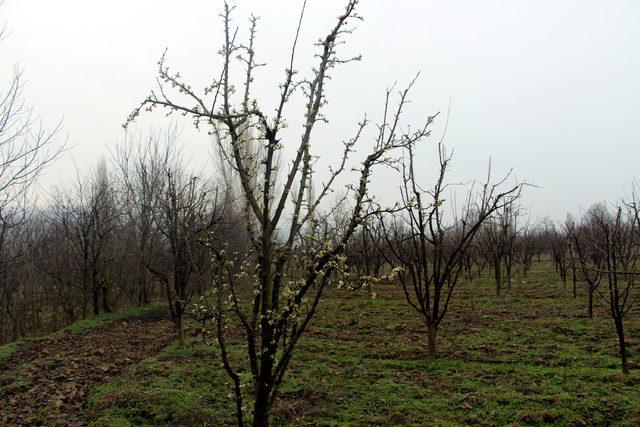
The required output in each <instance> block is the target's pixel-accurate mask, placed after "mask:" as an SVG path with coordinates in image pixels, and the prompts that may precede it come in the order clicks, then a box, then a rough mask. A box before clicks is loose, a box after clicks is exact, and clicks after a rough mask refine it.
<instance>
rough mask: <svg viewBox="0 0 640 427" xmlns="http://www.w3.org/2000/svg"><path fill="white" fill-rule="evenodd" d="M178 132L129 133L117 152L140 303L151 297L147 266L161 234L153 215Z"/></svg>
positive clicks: (154, 214) (165, 178) (156, 208)
mask: <svg viewBox="0 0 640 427" xmlns="http://www.w3.org/2000/svg"><path fill="white" fill-rule="evenodd" d="M176 138H177V132H176V128H175V127H171V128H170V129H168V130H167V132H166V133H165V134H162V133H158V132H150V133H149V135H148V136H147V137H146V138H144V139H143V138H142V137H140V136H137V135H132V136H130V135H127V136H126V138H125V139H124V140H123V142H122V143H121V144H119V145H118V146H117V147H116V148H115V150H114V152H113V158H114V161H115V164H116V166H117V170H118V177H119V180H120V186H121V192H122V196H123V199H124V210H125V212H126V215H127V218H128V222H129V224H130V225H131V229H132V240H133V242H132V251H133V253H134V254H135V263H136V270H137V272H136V282H137V296H138V303H139V304H146V303H148V302H149V298H150V295H149V293H150V289H149V288H150V283H149V282H150V278H149V269H148V267H147V266H148V265H149V264H150V263H151V260H152V258H153V256H154V254H155V253H156V251H157V247H158V245H159V244H160V240H161V235H160V233H158V232H157V229H156V228H155V227H154V218H156V217H158V212H159V210H160V209H161V202H162V200H163V199H162V198H163V192H164V191H165V190H166V186H167V171H168V170H169V168H170V165H172V164H173V162H174V160H175V158H176V156H177V154H178V150H177V148H176Z"/></svg>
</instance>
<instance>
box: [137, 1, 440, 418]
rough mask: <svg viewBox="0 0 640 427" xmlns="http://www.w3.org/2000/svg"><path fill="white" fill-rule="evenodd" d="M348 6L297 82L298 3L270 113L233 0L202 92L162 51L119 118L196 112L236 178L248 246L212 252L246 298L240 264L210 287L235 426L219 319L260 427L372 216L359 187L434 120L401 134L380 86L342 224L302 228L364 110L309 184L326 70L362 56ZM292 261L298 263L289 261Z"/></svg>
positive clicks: (349, 146)
mask: <svg viewBox="0 0 640 427" xmlns="http://www.w3.org/2000/svg"><path fill="white" fill-rule="evenodd" d="M357 3H358V2H357V0H350V1H348V3H347V5H346V8H345V11H344V13H342V14H341V15H340V16H339V17H338V18H337V21H336V23H335V25H334V26H333V28H331V29H330V31H329V32H328V34H327V35H326V36H325V37H324V38H322V39H321V40H320V41H319V42H318V43H317V46H318V48H319V53H318V54H317V55H316V57H317V61H318V62H317V65H316V67H315V68H314V69H313V74H312V75H311V76H310V77H309V78H301V79H299V78H298V76H297V72H296V71H295V70H294V62H295V55H296V45H297V39H298V35H299V33H300V27H301V23H302V18H303V16H304V10H305V7H304V6H303V8H302V13H301V15H300V21H299V23H298V28H297V30H296V33H295V38H294V43H293V47H292V49H291V59H290V63H289V66H288V68H287V69H286V71H285V78H284V82H283V83H282V84H281V85H280V89H281V92H280V94H281V95H280V98H279V101H278V103H277V105H276V107H275V113H274V115H273V116H269V115H268V114H267V113H266V111H270V110H266V109H263V108H261V107H260V106H259V104H258V101H257V100H254V99H252V98H251V92H252V91H251V89H252V85H253V83H254V72H255V69H256V67H258V66H259V65H260V64H259V63H257V62H256V58H255V51H254V38H255V34H256V22H257V19H256V18H253V17H252V19H251V26H250V31H249V41H248V43H247V44H246V45H243V44H240V43H239V42H238V41H237V39H236V36H235V34H236V32H235V30H234V29H232V28H231V26H230V19H231V18H230V16H231V11H232V8H230V7H229V6H228V5H227V4H225V7H224V12H223V14H222V20H223V28H224V40H225V41H224V44H223V46H222V49H221V50H220V54H221V56H222V67H221V68H222V70H221V72H220V74H219V76H220V77H219V78H217V79H215V80H214V81H213V83H212V84H211V85H210V86H208V87H207V89H205V91H204V95H199V94H197V93H196V91H194V90H193V89H192V87H191V85H189V84H187V83H186V82H184V81H183V79H182V77H181V76H180V74H179V73H171V72H170V70H169V68H168V67H167V66H166V65H165V56H163V57H162V58H161V60H160V62H159V82H160V85H161V86H160V89H159V91H158V92H152V93H151V95H150V96H149V97H147V98H146V99H145V100H144V101H143V102H142V103H141V105H140V106H139V107H138V108H136V109H135V110H134V111H133V113H132V114H131V115H130V116H129V120H128V122H130V121H131V120H133V119H135V117H136V116H138V115H139V113H140V112H141V111H142V110H143V109H151V110H152V109H155V108H158V107H161V108H164V109H166V111H168V112H176V113H182V114H185V115H187V116H189V117H191V118H193V120H194V123H195V125H196V127H200V126H201V125H203V124H204V125H206V126H208V127H209V133H210V134H211V135H212V136H214V138H215V139H216V141H217V147H218V150H219V151H220V152H221V153H223V154H222V156H223V157H224V158H225V159H226V161H227V162H228V163H229V165H230V167H232V168H233V171H234V177H235V179H237V180H238V182H239V183H240V188H241V200H242V202H243V205H244V206H243V207H244V210H245V224H246V233H247V235H248V238H249V241H250V248H249V251H248V252H247V253H246V254H242V258H243V260H242V261H238V260H232V259H229V254H228V253H227V252H225V251H223V250H215V251H214V260H215V263H216V266H217V267H215V268H214V269H216V268H217V269H218V271H220V269H224V270H225V271H226V270H228V266H229V265H232V264H233V265H239V264H241V265H245V270H244V274H245V275H246V277H245V280H246V279H248V278H250V279H251V281H252V282H253V283H251V286H252V292H251V293H250V297H249V298H250V301H249V302H248V303H247V304H246V305H245V304H243V303H242V302H241V300H240V295H239V287H240V286H241V283H242V280H241V279H243V277H242V273H241V274H238V275H235V276H234V275H232V274H221V273H220V274H219V276H218V278H219V280H218V281H216V289H215V291H216V292H217V295H218V297H217V298H218V303H217V305H216V314H215V320H216V322H217V331H218V343H219V346H220V350H221V353H222V358H223V363H224V366H225V369H226V371H227V373H228V374H229V376H230V377H231V379H232V380H233V383H234V390H235V397H236V416H237V422H238V424H243V423H244V411H243V404H242V402H243V395H242V387H241V380H240V375H239V373H238V372H240V370H241V369H242V366H243V365H242V364H241V363H240V362H237V363H233V362H232V361H231V359H230V357H229V353H228V349H227V345H226V341H227V337H226V332H225V331H226V330H227V329H226V326H225V322H226V321H227V319H233V321H235V322H237V323H239V324H240V325H241V327H242V329H243V330H244V334H245V339H246V345H247V347H246V353H245V356H246V358H247V359H248V361H247V364H248V366H249V369H250V371H251V378H252V385H253V387H252V397H253V424H254V425H258V426H266V425H268V423H269V414H270V409H271V407H272V405H273V402H274V400H275V398H276V396H277V393H278V389H279V387H280V384H281V382H282V379H283V377H284V374H285V372H286V370H287V367H288V364H289V361H290V359H291V356H292V354H293V351H294V348H295V346H296V343H297V342H298V340H299V338H300V337H301V336H302V334H303V333H304V331H305V330H306V328H307V326H308V324H309V322H310V321H311V319H312V318H313V316H314V314H315V312H316V309H317V307H318V304H319V302H320V298H321V296H322V292H323V289H324V288H325V286H326V285H327V284H328V283H329V281H330V278H331V276H332V275H333V274H334V273H335V272H336V271H339V270H341V269H342V268H343V253H344V249H345V245H346V244H347V242H348V241H349V239H350V238H351V236H352V235H353V233H354V232H355V230H356V229H357V228H358V227H359V226H360V225H361V224H362V223H363V221H364V220H365V219H366V218H367V217H368V216H371V215H372V214H373V212H372V211H370V210H367V209H366V205H367V204H368V202H369V201H370V196H369V190H368V188H369V181H370V178H371V174H372V172H373V170H374V169H375V168H376V167H378V166H379V165H384V164H389V163H391V162H392V161H393V159H391V158H389V157H388V153H389V152H390V151H391V150H393V149H396V148H399V147H403V146H406V145H407V144H409V143H412V142H415V141H417V140H419V139H421V138H422V137H423V136H425V135H426V134H427V132H428V131H427V127H428V126H429V124H430V123H431V122H432V118H428V119H427V121H426V123H425V125H424V126H420V127H419V128H418V130H416V131H402V130H401V128H400V118H401V115H402V109H403V107H404V106H405V104H406V102H407V94H408V91H409V88H407V89H406V90H404V91H401V92H400V94H399V101H398V104H397V107H396V108H395V110H394V111H392V108H393V107H392V105H391V102H390V96H391V95H390V92H388V93H387V97H386V102H385V108H384V114H383V119H382V121H381V123H379V125H378V132H376V136H375V140H374V143H373V149H372V150H371V151H370V152H369V154H368V155H367V156H366V158H365V159H364V160H363V161H362V162H361V163H360V166H359V167H357V170H356V173H357V174H358V181H357V183H356V184H355V185H353V186H349V187H348V191H347V194H346V195H345V198H349V199H350V203H349V206H350V207H349V209H348V210H347V211H346V218H347V221H345V223H344V224H342V225H341V226H339V227H326V228H325V229H324V231H325V233H323V234H318V235H316V234H315V233H313V232H309V230H313V229H314V228H315V229H318V228H317V227H311V226H310V224H311V222H313V221H312V219H313V218H323V217H327V216H329V214H330V212H331V210H332V209H331V207H329V209H328V212H324V213H323V215H320V212H321V210H322V208H323V206H324V205H323V203H328V197H327V196H328V195H329V194H332V192H333V187H334V186H335V185H336V179H337V178H338V176H340V175H342V174H343V172H345V171H348V170H349V168H348V167H347V165H348V160H349V157H350V154H351V153H352V151H353V147H354V145H355V144H356V143H357V142H358V141H359V140H360V139H361V138H362V135H363V132H364V130H365V127H366V126H367V124H368V123H369V121H368V120H367V119H366V117H365V119H364V120H363V121H362V122H360V123H359V124H358V126H357V129H356V133H355V136H354V137H353V138H351V139H350V140H349V141H346V142H345V143H344V149H343V151H342V156H341V159H340V160H339V161H338V165H337V167H335V168H333V169H331V171H330V173H329V176H328V177H327V178H326V180H325V181H324V184H323V185H322V186H320V187H319V188H318V191H317V193H315V192H310V191H309V188H310V186H311V182H313V180H314V177H315V173H314V169H313V164H314V158H313V155H312V134H313V130H314V128H315V126H316V124H317V123H318V122H323V121H326V118H325V117H324V116H323V114H322V109H323V107H324V106H325V104H326V98H325V85H326V84H327V82H328V79H329V73H330V72H331V71H332V70H334V69H335V68H336V67H337V66H338V65H340V64H344V63H346V62H350V61H352V60H356V59H359V58H352V59H343V58H340V57H338V56H337V48H338V46H339V45H340V44H341V43H343V39H344V38H345V37H346V36H347V35H348V34H349V33H350V32H351V29H350V27H348V22H351V21H353V20H358V19H360V17H359V16H358V15H357V14H356V12H355V9H356V5H357ZM236 58H239V60H240V63H241V64H242V65H243V67H244V70H243V72H242V74H241V75H242V76H243V77H242V80H243V82H244V90H243V91H242V92H241V93H240V94H238V93H237V92H236V90H235V87H234V85H233V77H234V75H233V72H232V71H233V69H234V68H233V67H234V66H235V62H234V60H235V59H236ZM409 87H410V86H409ZM172 89H175V90H176V91H177V92H178V96H182V97H183V100H182V101H176V100H174V96H175V92H170V91H171V90H172ZM297 94H301V95H302V97H303V99H304V100H305V101H304V102H305V107H304V111H302V112H301V113H302V115H303V118H304V126H303V132H302V136H301V137H300V139H299V140H298V141H297V142H295V146H294V152H295V153H294V154H293V156H292V158H291V159H290V160H291V161H290V163H288V172H287V174H286V175H284V176H282V180H281V181H279V180H278V179H276V176H277V175H276V174H277V170H276V166H277V158H278V156H279V155H280V154H281V153H282V148H283V147H284V146H285V145H288V141H287V140H286V139H285V135H284V133H282V130H283V129H284V128H285V127H286V124H287V121H286V119H285V116H286V114H285V111H287V107H289V106H290V104H291V100H292V98H293V97H294V96H295V95H297ZM234 103H235V104H234ZM316 194H317V195H316ZM317 236H320V237H322V240H321V241H317V242H316V244H313V245H311V244H306V243H308V242H310V241H312V240H315V239H317ZM305 242H306V243H305ZM292 263H293V264H295V268H290V267H291V266H292ZM291 271H295V272H296V275H295V276H291V275H290V274H289V273H288V272H291ZM223 279H224V280H223ZM247 307H248V309H247Z"/></svg>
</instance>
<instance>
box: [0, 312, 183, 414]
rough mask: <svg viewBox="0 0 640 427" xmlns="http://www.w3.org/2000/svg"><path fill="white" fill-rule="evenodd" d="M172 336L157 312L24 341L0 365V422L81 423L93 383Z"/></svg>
mask: <svg viewBox="0 0 640 427" xmlns="http://www.w3.org/2000/svg"><path fill="white" fill-rule="evenodd" d="M174 339H175V333H174V330H173V328H172V324H171V322H170V321H168V320H167V317H166V314H165V313H164V312H162V311H157V310H156V311H149V312H147V313H145V314H142V315H139V316H136V317H131V318H127V319H121V320H116V321H113V322H111V323H109V324H107V325H104V326H100V327H96V328H93V329H90V330H89V331H87V332H83V333H78V334H73V335H67V336H63V337H57V338H45V339H40V340H36V341H32V342H28V343H27V344H25V345H24V346H23V347H22V348H21V349H20V350H18V351H17V352H16V353H15V354H13V355H12V356H11V357H10V359H9V360H7V361H6V363H4V366H0V425H2V426H4V425H10V426H14V425H47V426H69V425H71V426H80V425H84V424H85V422H84V419H83V409H84V408H83V404H84V403H85V401H86V399H87V398H88V397H89V395H90V393H91V390H92V389H93V388H94V387H95V386H96V385H99V384H102V383H105V382H107V381H110V380H113V379H114V378H116V377H119V376H121V375H122V374H123V373H125V372H126V371H127V370H128V369H129V368H130V367H131V366H133V365H135V364H136V363H138V362H140V361H141V360H143V359H146V358H148V357H150V356H153V355H155V354H157V353H158V352H159V351H160V350H161V349H162V348H163V347H165V346H166V345H167V344H169V343H170V342H171V341H172V340H174Z"/></svg>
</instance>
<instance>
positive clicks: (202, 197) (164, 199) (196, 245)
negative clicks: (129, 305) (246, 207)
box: [146, 162, 220, 344]
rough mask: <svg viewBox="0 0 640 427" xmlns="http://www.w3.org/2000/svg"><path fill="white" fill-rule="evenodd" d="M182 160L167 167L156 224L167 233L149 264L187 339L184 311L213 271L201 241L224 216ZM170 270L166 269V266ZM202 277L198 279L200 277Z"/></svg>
mask: <svg viewBox="0 0 640 427" xmlns="http://www.w3.org/2000/svg"><path fill="white" fill-rule="evenodd" d="M183 169H184V167H183V165H182V164H181V163H180V162H177V163H176V164H173V165H171V167H170V168H169V169H167V170H165V173H166V175H167V179H166V186H165V187H164V189H163V194H162V195H161V198H160V201H159V203H160V208H159V209H158V211H157V212H156V216H155V218H154V224H155V226H156V227H157V229H158V230H159V231H160V233H162V235H163V236H164V242H165V247H164V251H162V256H160V257H158V259H155V260H148V262H147V263H146V267H147V268H148V269H149V270H150V271H151V272H152V273H153V274H154V275H155V276H156V277H158V278H159V279H160V280H161V281H162V282H163V283H164V285H165V291H166V297H167V302H168V303H169V309H170V313H171V319H172V320H173V322H174V323H175V325H176V329H177V332H178V340H179V341H180V343H181V344H182V343H183V341H184V314H185V312H186V311H187V306H188V304H189V303H190V302H191V300H192V298H193V295H194V294H195V293H196V292H197V291H198V290H200V291H201V292H202V290H203V289H202V286H200V289H198V288H197V287H196V286H194V285H196V284H202V281H203V279H204V277H206V273H207V271H208V270H209V257H208V256H207V252H206V248H205V247H204V245H203V244H202V243H201V239H202V238H203V237H204V236H205V234H206V231H207V230H208V229H209V228H211V227H212V226H213V224H214V223H215V222H216V221H217V220H219V219H220V210H219V206H218V205H217V200H216V199H215V198H214V199H213V201H212V200H211V199H210V198H209V192H210V191H211V186H210V185H209V184H207V182H206V181H205V180H203V179H201V178H198V177H196V176H188V175H185V174H184V173H183V172H182V170H183ZM167 266H168V267H169V271H168V272H165V269H166V267H167ZM198 278H199V279H200V280H196V279H198Z"/></svg>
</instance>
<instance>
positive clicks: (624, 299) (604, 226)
mask: <svg viewBox="0 0 640 427" xmlns="http://www.w3.org/2000/svg"><path fill="white" fill-rule="evenodd" d="M601 207H602V208H601V209H592V210H590V211H589V212H588V213H587V215H588V217H589V220H590V221H592V222H593V225H594V227H595V228H596V230H597V236H598V238H597V239H595V240H593V241H592V245H593V251H594V252H595V254H597V256H598V257H602V259H603V266H604V269H602V270H600V269H597V268H594V269H590V270H592V271H593V272H596V273H597V272H600V273H602V275H603V276H604V281H605V283H606V285H607V287H606V288H605V289H601V287H597V288H596V289H595V290H596V292H597V295H598V301H599V302H600V303H601V304H602V305H603V306H604V307H606V308H607V312H608V313H609V315H610V316H611V318H612V319H613V322H614V325H615V329H616V334H617V336H618V346H619V350H620V361H621V366H622V372H624V373H625V374H627V373H629V366H628V363H627V351H626V341H625V331H624V318H625V316H626V315H627V314H628V313H629V310H631V308H632V307H633V306H634V304H635V302H636V301H637V296H636V295H634V293H633V292H632V291H633V289H634V287H635V280H636V276H638V275H640V272H639V271H638V269H637V266H638V263H639V256H640V254H639V253H638V247H637V246H636V245H635V242H634V238H635V234H636V233H637V228H638V226H640V224H638V222H637V221H636V217H635V215H634V213H633V211H630V210H626V211H625V210H624V209H623V207H622V206H615V207H614V210H613V212H611V211H610V210H609V209H607V208H606V206H604V205H601Z"/></svg>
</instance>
